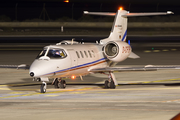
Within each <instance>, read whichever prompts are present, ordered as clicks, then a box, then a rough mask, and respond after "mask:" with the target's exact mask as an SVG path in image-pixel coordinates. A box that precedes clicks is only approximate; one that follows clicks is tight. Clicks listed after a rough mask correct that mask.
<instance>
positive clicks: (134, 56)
mask: <svg viewBox="0 0 180 120" xmlns="http://www.w3.org/2000/svg"><path fill="white" fill-rule="evenodd" d="M128 58H132V59H137V58H140V57H139V56H138V55H136V54H135V53H133V52H131V54H130V55H129V56H128Z"/></svg>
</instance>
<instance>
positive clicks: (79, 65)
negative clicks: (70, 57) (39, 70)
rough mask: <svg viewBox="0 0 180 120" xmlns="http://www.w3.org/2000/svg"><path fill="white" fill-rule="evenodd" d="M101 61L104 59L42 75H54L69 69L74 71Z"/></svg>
mask: <svg viewBox="0 0 180 120" xmlns="http://www.w3.org/2000/svg"><path fill="white" fill-rule="evenodd" d="M102 60H105V58H101V59H99V60H96V61H93V62H90V63H86V64H82V65H78V66H74V67H70V68H66V69H63V70H58V71H55V72H51V73H47V74H44V75H48V74H54V73H57V72H63V71H66V70H71V69H74V68H79V67H83V66H87V65H91V64H94V63H97V62H99V61H102Z"/></svg>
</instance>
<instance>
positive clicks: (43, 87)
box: [40, 84, 46, 93]
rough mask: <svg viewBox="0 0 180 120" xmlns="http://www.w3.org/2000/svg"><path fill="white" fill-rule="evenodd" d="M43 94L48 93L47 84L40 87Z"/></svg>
mask: <svg viewBox="0 0 180 120" xmlns="http://www.w3.org/2000/svg"><path fill="white" fill-rule="evenodd" d="M40 90H41V93H45V92H46V86H45V84H42V85H41V87H40Z"/></svg>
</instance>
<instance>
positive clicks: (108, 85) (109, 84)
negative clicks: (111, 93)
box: [104, 72, 117, 89]
mask: <svg viewBox="0 0 180 120" xmlns="http://www.w3.org/2000/svg"><path fill="white" fill-rule="evenodd" d="M108 76H109V80H106V81H105V83H104V88H105V89H109V88H110V89H115V88H116V85H117V81H116V78H115V76H114V74H113V73H111V72H109V75H108ZM115 83H116V84H115Z"/></svg>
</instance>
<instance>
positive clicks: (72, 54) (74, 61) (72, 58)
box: [68, 50, 77, 67]
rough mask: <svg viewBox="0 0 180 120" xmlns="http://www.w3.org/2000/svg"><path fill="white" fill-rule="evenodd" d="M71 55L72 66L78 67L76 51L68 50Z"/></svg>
mask: <svg viewBox="0 0 180 120" xmlns="http://www.w3.org/2000/svg"><path fill="white" fill-rule="evenodd" d="M68 52H69V54H70V59H71V66H72V67H74V66H76V65H77V55H76V53H75V51H74V50H68Z"/></svg>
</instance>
